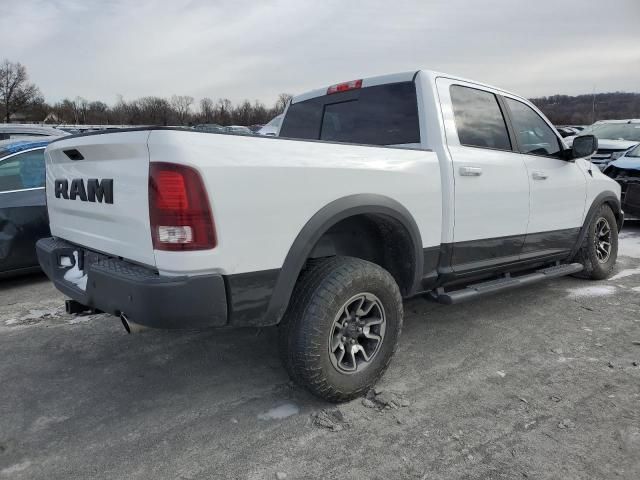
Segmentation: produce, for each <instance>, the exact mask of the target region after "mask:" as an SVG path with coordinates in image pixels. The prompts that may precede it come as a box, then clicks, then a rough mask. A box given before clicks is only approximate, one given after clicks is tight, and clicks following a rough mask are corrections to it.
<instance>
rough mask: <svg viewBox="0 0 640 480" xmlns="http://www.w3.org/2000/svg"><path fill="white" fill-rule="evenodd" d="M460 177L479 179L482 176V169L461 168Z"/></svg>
mask: <svg viewBox="0 0 640 480" xmlns="http://www.w3.org/2000/svg"><path fill="white" fill-rule="evenodd" d="M459 171H460V175H462V176H463V177H479V176H480V175H482V169H481V168H480V167H460V170H459Z"/></svg>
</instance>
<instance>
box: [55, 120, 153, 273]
mask: <svg viewBox="0 0 640 480" xmlns="http://www.w3.org/2000/svg"><path fill="white" fill-rule="evenodd" d="M148 137H149V131H123V132H113V133H111V132H110V133H105V134H97V135H87V136H80V137H72V138H68V139H63V140H58V141H55V142H53V143H51V144H50V145H49V146H48V147H47V150H46V154H45V158H46V167H47V182H46V188H47V207H48V211H49V221H50V223H51V233H52V235H53V236H55V237H59V238H62V239H64V240H67V241H69V242H71V243H75V244H78V245H81V246H84V247H87V248H89V249H92V250H96V251H100V252H104V253H107V254H109V255H113V256H119V257H123V258H125V259H128V260H132V261H134V262H138V263H142V264H146V265H149V266H155V257H154V252H153V245H152V241H151V233H150V226H149V203H148V202H149V201H148V188H149V187H148V182H149V180H148V179H149V150H148V148H147V139H148Z"/></svg>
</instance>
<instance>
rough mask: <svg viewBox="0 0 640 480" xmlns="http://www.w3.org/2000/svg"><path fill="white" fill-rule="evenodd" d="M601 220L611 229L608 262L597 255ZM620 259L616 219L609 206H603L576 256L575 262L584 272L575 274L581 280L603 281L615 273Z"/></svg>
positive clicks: (588, 227)
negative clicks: (597, 230) (581, 266)
mask: <svg viewBox="0 0 640 480" xmlns="http://www.w3.org/2000/svg"><path fill="white" fill-rule="evenodd" d="M600 219H604V220H606V221H607V223H608V224H609V226H610V227H611V252H610V254H609V258H608V259H607V261H606V262H601V261H599V260H598V257H597V254H596V234H597V232H596V225H598V222H599V220H600ZM617 258H618V225H617V222H616V217H615V215H614V214H613V211H612V210H611V207H609V205H607V204H604V205H602V206H601V207H600V208H599V209H598V211H597V212H596V214H595V215H594V216H593V218H592V219H591V223H589V225H588V226H587V234H586V235H585V237H584V239H583V241H582V245H581V246H580V249H579V250H578V253H577V254H576V256H575V261H576V262H578V263H581V264H582V265H584V270H582V271H581V272H579V273H577V274H575V275H574V276H576V277H579V278H588V279H591V280H603V279H605V278H608V277H609V276H610V275H611V273H612V272H613V268H614V266H615V264H616V259H617Z"/></svg>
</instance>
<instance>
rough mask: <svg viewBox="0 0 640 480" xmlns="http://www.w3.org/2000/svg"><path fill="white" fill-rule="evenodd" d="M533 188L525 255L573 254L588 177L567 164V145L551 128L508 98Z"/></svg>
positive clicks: (573, 165)
mask: <svg viewBox="0 0 640 480" xmlns="http://www.w3.org/2000/svg"><path fill="white" fill-rule="evenodd" d="M504 102H505V104H506V106H507V109H508V113H509V116H510V118H511V124H512V126H513V130H514V132H515V137H516V143H517V144H518V147H519V151H520V152H521V154H522V158H523V161H524V163H525V165H526V168H527V174H528V176H529V185H530V192H531V193H530V209H529V227H528V229H527V237H526V240H525V243H524V247H523V251H522V256H523V258H524V259H526V258H530V257H541V256H548V255H562V254H564V253H568V252H569V251H570V250H571V249H572V248H573V246H574V245H575V242H576V241H577V238H578V234H579V232H580V228H581V227H582V223H583V220H584V210H585V202H586V195H587V183H586V178H585V175H588V174H587V173H585V172H584V171H583V170H582V169H581V168H580V167H579V166H578V165H577V164H576V163H575V162H570V161H567V160H565V159H563V155H562V150H563V147H562V144H561V141H560V139H559V138H558V137H557V135H556V133H555V132H554V131H553V129H552V128H551V126H550V125H549V124H548V123H547V122H546V121H545V120H544V119H543V118H542V117H541V116H540V115H539V114H538V113H537V112H536V111H535V110H534V109H533V108H531V107H530V106H529V105H527V104H525V103H524V102H522V101H520V100H516V99H514V98H509V97H504Z"/></svg>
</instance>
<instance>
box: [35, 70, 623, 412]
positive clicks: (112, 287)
mask: <svg viewBox="0 0 640 480" xmlns="http://www.w3.org/2000/svg"><path fill="white" fill-rule="evenodd" d="M197 137H200V138H197ZM596 145H597V140H596V138H595V137H593V136H592V135H586V136H581V137H577V138H576V139H575V140H574V142H573V148H572V149H567V148H566V147H565V146H564V144H563V142H562V140H561V138H560V136H559V135H558V133H557V132H556V131H555V129H554V128H553V125H551V123H549V121H548V120H547V119H546V118H545V117H544V115H543V114H542V113H541V112H540V111H539V110H538V109H536V108H535V106H534V105H533V104H531V102H529V101H528V100H526V99H524V98H522V97H519V96H517V95H514V94H511V93H507V92H505V91H504V90H502V89H497V88H493V87H490V86H488V85H484V84H480V83H477V82H471V81H468V80H463V79H460V78H457V77H455V76H451V75H444V74H439V73H435V72H431V71H425V70H420V71H417V72H416V71H411V72H405V73H400V74H394V75H386V76H382V77H374V78H366V79H359V80H353V81H349V82H345V83H340V84H337V85H332V86H330V87H328V88H324V89H319V90H314V91H312V92H309V93H306V94H303V95H300V96H297V97H294V98H293V100H292V102H291V103H290V104H289V106H288V108H287V110H286V112H285V115H284V119H283V122H282V126H281V128H280V136H279V137H277V138H273V139H266V138H265V137H263V136H260V135H253V136H244V135H235V136H234V135H205V134H194V133H193V132H185V131H182V130H171V129H160V128H158V127H149V128H147V129H137V130H132V131H121V132H114V133H104V134H97V135H91V136H85V137H76V138H69V139H60V140H57V141H55V142H53V143H52V144H50V145H49V147H48V148H47V153H46V162H47V204H48V209H49V216H50V220H51V233H52V235H53V236H52V237H51V238H47V239H42V240H40V241H39V242H38V247H37V250H38V256H39V259H40V264H41V265H42V268H43V269H44V270H45V272H46V273H47V275H48V276H49V278H50V279H51V280H52V281H53V282H54V284H55V285H56V287H57V288H58V289H59V290H61V291H62V292H64V293H65V295H67V296H69V297H70V298H71V300H69V301H68V302H67V310H68V311H69V312H80V311H85V310H92V309H97V310H100V311H103V312H107V313H110V314H112V315H117V316H119V317H120V318H121V320H122V322H123V324H124V326H125V328H126V329H127V330H128V331H132V330H135V329H137V328H139V325H143V326H152V327H159V328H202V327H222V326H247V325H251V326H265V325H274V324H280V327H279V337H280V340H279V342H280V348H281V351H282V359H283V361H284V364H285V366H286V368H287V369H288V371H289V373H290V375H291V377H292V378H293V379H295V380H296V381H297V382H299V383H301V384H302V385H304V386H305V387H307V388H308V389H309V390H310V391H311V392H313V393H314V394H316V395H318V396H320V397H322V398H324V399H327V400H331V401H344V400H347V399H350V398H354V397H355V396H358V395H361V394H363V393H364V392H366V391H368V390H369V389H370V388H371V386H372V385H373V384H374V383H375V382H376V381H377V379H378V378H379V377H380V376H381V375H382V373H383V371H384V370H385V368H386V366H387V365H388V364H389V362H390V360H391V357H392V355H393V352H394V351H395V350H396V347H397V345H398V337H399V335H400V331H401V329H402V321H403V320H402V319H403V307H402V297H410V296H414V295H418V294H426V295H427V296H428V297H429V298H432V299H434V300H437V301H439V302H442V303H445V304H451V303H458V302H462V301H466V300H471V299H474V298H478V297H481V296H483V295H487V294H489V293H497V292H503V291H505V290H508V289H510V288H513V287H517V286H524V285H529V284H532V283H536V282H541V281H545V280H548V279H551V278H556V277H559V276H562V275H568V274H574V275H581V276H583V277H585V278H592V279H603V278H606V277H607V276H608V275H610V273H611V272H612V270H613V268H614V264H615V262H616V257H617V245H618V244H617V242H618V230H619V229H620V227H621V225H622V221H623V219H622V215H621V210H620V186H619V185H618V184H617V183H616V182H614V181H613V180H611V179H610V178H609V177H607V176H605V175H603V174H602V173H601V172H600V171H599V170H597V171H593V172H590V164H589V162H588V161H587V160H585V157H588V156H589V155H591V154H592V153H593V152H594V150H595V148H596ZM77 156H81V157H82V158H83V160H78V159H77V158H74V157H77ZM124 165H126V168H123V167H124ZM549 292H551V291H549ZM479 308H481V307H479Z"/></svg>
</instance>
